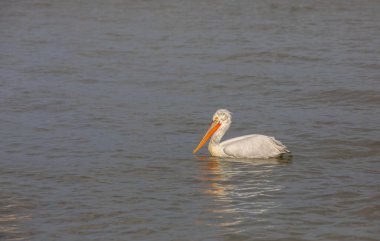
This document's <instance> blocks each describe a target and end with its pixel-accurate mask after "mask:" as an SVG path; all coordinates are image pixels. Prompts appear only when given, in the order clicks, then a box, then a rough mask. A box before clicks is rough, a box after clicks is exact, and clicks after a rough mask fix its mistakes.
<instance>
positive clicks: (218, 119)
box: [193, 109, 231, 153]
mask: <svg viewBox="0 0 380 241" xmlns="http://www.w3.org/2000/svg"><path fill="white" fill-rule="evenodd" d="M230 124H231V112H229V111H228V110H226V109H219V110H217V111H216V112H215V114H214V115H213V117H212V122H211V125H210V127H209V128H208V130H207V131H206V133H205V135H204V136H203V138H202V140H201V141H200V142H199V144H198V146H197V147H196V148H195V149H194V151H193V153H196V152H197V151H198V150H199V149H201V147H202V146H203V145H204V144H206V142H207V141H208V139H210V137H211V136H212V135H213V134H214V133H215V132H216V131H217V130H218V129H219V128H220V127H222V128H221V129H224V130H225V129H226V128H228V127H229V125H230Z"/></svg>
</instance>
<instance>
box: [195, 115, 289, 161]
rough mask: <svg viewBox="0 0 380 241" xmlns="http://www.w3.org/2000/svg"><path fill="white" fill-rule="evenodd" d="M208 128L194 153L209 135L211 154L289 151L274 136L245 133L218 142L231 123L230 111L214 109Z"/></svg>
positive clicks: (254, 154) (260, 154)
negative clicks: (244, 134)
mask: <svg viewBox="0 0 380 241" xmlns="http://www.w3.org/2000/svg"><path fill="white" fill-rule="evenodd" d="M212 120H213V121H212V123H211V126H210V128H209V129H208V130H207V132H206V134H205V135H204V137H203V138H202V140H201V141H200V143H199V145H198V146H197V147H196V148H195V149H194V151H193V153H196V152H197V151H198V150H199V149H200V148H201V147H202V146H203V145H204V144H206V142H207V141H208V139H210V137H211V141H210V143H209V145H208V150H209V152H210V154H211V155H212V156H217V157H232V158H271V157H278V156H281V155H283V154H285V153H289V152H290V151H289V150H288V149H287V148H286V146H285V145H283V144H282V143H281V142H280V141H278V140H276V139H275V138H274V137H270V136H264V135H258V134H253V135H246V136H240V137H236V138H232V139H229V140H227V141H223V142H220V140H221V139H222V137H223V135H224V134H225V133H226V131H227V130H228V128H229V127H230V125H231V113H230V112H229V111H228V110H225V109H220V110H218V111H216V113H215V114H214V116H213V118H212Z"/></svg>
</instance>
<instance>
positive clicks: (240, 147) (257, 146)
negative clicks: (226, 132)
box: [220, 134, 289, 158]
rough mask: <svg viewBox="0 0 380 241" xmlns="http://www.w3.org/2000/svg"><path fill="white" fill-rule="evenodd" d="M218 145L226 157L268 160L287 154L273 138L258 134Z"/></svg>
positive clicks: (283, 146)
mask: <svg viewBox="0 0 380 241" xmlns="http://www.w3.org/2000/svg"><path fill="white" fill-rule="evenodd" d="M220 145H221V147H222V149H223V151H224V153H225V154H226V155H228V156H230V157H236V158H270V157H277V156H279V155H281V154H283V153H288V152H289V150H288V149H287V148H286V146H285V145H283V144H282V143H281V142H280V141H278V140H276V139H275V138H274V137H271V136H265V135H259V134H253V135H246V136H240V137H236V138H232V139H229V140H226V141H223V142H222V143H220Z"/></svg>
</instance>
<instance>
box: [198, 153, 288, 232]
mask: <svg viewBox="0 0 380 241" xmlns="http://www.w3.org/2000/svg"><path fill="white" fill-rule="evenodd" d="M196 158H197V159H198V160H199V161H200V162H199V164H200V168H201V180H202V182H203V183H204V184H206V185H203V187H204V188H202V193H204V194H206V195H209V196H212V197H213V198H214V200H215V201H216V202H212V204H210V206H209V208H208V209H207V210H208V211H209V212H210V213H212V214H215V215H217V216H216V217H217V218H218V219H217V220H218V221H217V222H215V221H213V222H212V223H211V225H216V226H220V227H223V228H226V229H228V231H229V232H240V231H241V230H240V227H241V226H240V225H239V224H240V223H242V222H245V220H250V219H252V218H255V219H257V218H258V219H260V218H265V215H267V214H266V213H267V212H268V211H269V210H271V209H273V208H275V207H277V206H279V205H280V203H278V202H277V199H276V197H275V196H276V194H275V193H276V192H278V191H280V190H282V188H283V187H282V185H280V184H279V183H277V182H276V181H273V175H272V170H273V169H275V168H278V167H281V166H283V165H284V164H288V163H290V162H291V160H280V159H275V158H267V159H255V160H252V159H237V158H218V157H209V156H197V157H196ZM262 215H264V216H262Z"/></svg>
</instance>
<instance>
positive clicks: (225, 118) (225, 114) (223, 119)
mask: <svg viewBox="0 0 380 241" xmlns="http://www.w3.org/2000/svg"><path fill="white" fill-rule="evenodd" d="M231 120H232V115H231V112H229V111H228V110H226V109H219V110H217V111H216V112H215V114H214V115H213V117H212V121H213V122H216V123H220V124H221V125H226V124H230V123H231Z"/></svg>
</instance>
